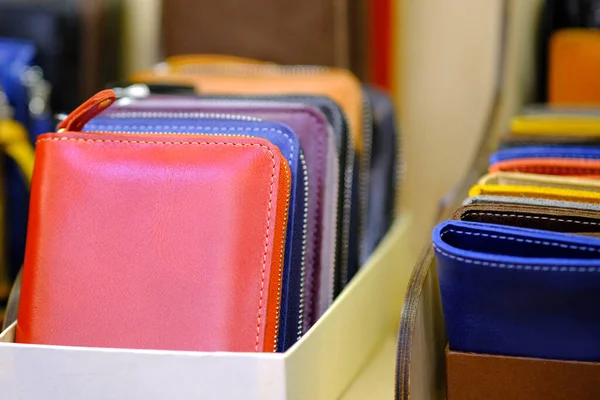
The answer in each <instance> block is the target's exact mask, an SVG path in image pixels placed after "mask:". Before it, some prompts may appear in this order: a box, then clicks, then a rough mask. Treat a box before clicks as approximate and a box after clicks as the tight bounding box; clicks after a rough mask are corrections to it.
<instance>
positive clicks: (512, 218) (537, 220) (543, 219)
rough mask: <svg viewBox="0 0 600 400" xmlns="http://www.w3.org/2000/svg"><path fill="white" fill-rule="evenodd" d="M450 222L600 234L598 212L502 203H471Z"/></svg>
mask: <svg viewBox="0 0 600 400" xmlns="http://www.w3.org/2000/svg"><path fill="white" fill-rule="evenodd" d="M451 219H453V220H459V221H468V222H482V223H486V224H495V225H504V226H516V227H520V228H530V229H541V230H544V231H552V232H563V233H575V234H580V235H587V236H598V235H600V212H598V211H587V210H577V209H564V208H556V207H548V206H533V205H516V204H502V203H495V204H494V203H492V204H470V205H467V206H462V207H460V208H458V209H456V211H454V213H453V214H452V216H451Z"/></svg>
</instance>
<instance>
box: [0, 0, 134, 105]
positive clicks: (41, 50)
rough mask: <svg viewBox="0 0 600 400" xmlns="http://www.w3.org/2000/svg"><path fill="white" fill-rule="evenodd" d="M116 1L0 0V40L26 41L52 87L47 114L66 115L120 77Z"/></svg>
mask: <svg viewBox="0 0 600 400" xmlns="http://www.w3.org/2000/svg"><path fill="white" fill-rule="evenodd" d="M121 9H122V1H120V0H97V1H86V0H0V37H10V38H19V39H26V40H29V41H31V42H32V43H33V45H34V46H35V47H36V49H37V60H36V61H37V62H38V63H39V65H40V67H41V68H42V69H43V70H44V73H45V76H46V78H47V79H48V81H49V82H50V84H51V85H52V86H53V87H54V88H59V89H60V90H54V91H53V94H52V98H51V105H52V110H53V111H55V112H69V111H71V110H73V109H74V108H75V107H76V106H77V105H78V104H80V103H81V102H82V101H83V100H84V99H85V98H87V97H89V96H90V95H91V94H93V93H94V92H96V91H97V90H98V89H99V88H101V87H102V86H103V84H104V82H107V81H110V80H116V79H118V77H119V74H120V64H119V63H120V55H121V50H120V49H121V42H122V30H121V26H122V24H121V15H122V12H121Z"/></svg>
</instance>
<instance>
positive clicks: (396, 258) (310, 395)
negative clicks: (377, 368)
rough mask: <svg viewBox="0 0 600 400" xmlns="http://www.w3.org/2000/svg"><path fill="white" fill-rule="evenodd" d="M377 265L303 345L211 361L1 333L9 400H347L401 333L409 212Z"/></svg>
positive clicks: (2, 374) (411, 254)
mask: <svg viewBox="0 0 600 400" xmlns="http://www.w3.org/2000/svg"><path fill="white" fill-rule="evenodd" d="M401 215H402V217H401V218H399V219H398V220H397V221H396V223H395V224H394V226H393V227H392V229H391V230H390V232H389V233H388V235H387V236H386V237H385V239H384V241H383V242H382V243H381V245H380V246H379V248H378V249H377V251H376V252H375V253H374V254H373V256H372V257H371V259H370V261H369V262H368V264H367V265H366V266H365V267H364V268H363V269H362V270H361V271H360V272H359V274H358V275H357V276H356V277H355V278H354V279H353V280H352V282H351V283H350V285H348V287H347V288H346V289H345V290H344V291H343V293H342V294H341V295H340V296H339V297H338V299H337V300H336V301H335V303H334V305H333V306H332V307H331V309H330V310H328V311H327V313H326V314H325V315H324V316H323V317H322V318H321V319H320V320H319V322H318V323H317V324H316V325H315V326H314V327H313V328H312V329H311V330H310V331H309V332H308V333H307V334H306V335H305V336H304V337H303V338H302V340H300V341H299V342H298V343H297V344H296V345H295V346H294V347H292V348H291V349H290V350H289V351H287V352H286V353H283V354H276V353H259V354H257V353H202V352H180V351H149V350H126V349H101V348H83V347H63V346H42V345H23V344H15V343H12V342H13V340H14V329H15V326H14V325H13V326H11V327H10V328H9V329H8V330H6V331H5V332H4V333H2V335H0V342H1V343H0V393H1V395H0V398H1V399H3V400H12V399H15V400H16V399H19V400H70V399H77V400H81V399H86V400H91V399H93V400H96V399H98V400H113V399H123V400H133V399H140V400H141V399H143V400H159V399H160V400H162V399H174V400H175V399H177V400H179V399H257V400H258V399H261V400H263V399H311V400H317V399H337V398H339V397H341V396H342V395H343V394H344V392H345V391H346V390H347V389H348V388H349V387H350V386H351V385H352V382H353V380H354V379H355V378H356V377H357V376H358V375H359V373H360V372H361V370H362V368H364V367H365V366H366V365H368V362H369V361H370V359H371V358H372V357H373V356H374V355H375V354H376V350H377V349H378V348H379V347H380V346H381V345H382V344H383V343H384V342H385V340H386V338H387V337H389V335H390V334H391V333H392V332H395V331H396V329H397V326H398V325H397V324H398V320H399V318H400V312H401V307H402V301H403V299H404V293H405V291H406V287H407V284H408V279H409V277H410V274H411V271H412V267H413V265H414V264H415V261H416V258H417V253H418V252H417V251H415V248H414V246H413V244H412V239H413V238H412V236H411V231H412V229H411V228H412V224H413V220H412V218H411V217H410V216H409V215H407V214H401Z"/></svg>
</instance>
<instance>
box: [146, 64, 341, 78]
mask: <svg viewBox="0 0 600 400" xmlns="http://www.w3.org/2000/svg"><path fill="white" fill-rule="evenodd" d="M166 68H167V70H168V71H169V70H171V71H173V72H176V73H180V74H182V75H198V74H210V73H231V74H243V75H259V74H264V73H276V74H279V75H286V76H299V75H317V74H322V73H324V72H327V71H329V70H330V69H331V68H329V67H325V66H320V65H273V64H187V65H182V66H177V67H172V66H168V65H167V67H166ZM164 69H165V67H164V65H162V64H159V65H158V66H157V70H158V71H164Z"/></svg>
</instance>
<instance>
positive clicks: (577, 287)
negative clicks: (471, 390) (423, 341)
mask: <svg viewBox="0 0 600 400" xmlns="http://www.w3.org/2000/svg"><path fill="white" fill-rule="evenodd" d="M433 246H434V249H435V254H436V258H437V267H438V272H439V282H440V290H441V296H442V307H443V311H444V317H445V320H446V328H447V333H448V341H449V346H450V349H451V350H454V351H461V352H472V353H483V354H500V355H509V356H522V357H535V358H545V359H558V360H577V361H600V318H599V317H598V316H599V315H600V314H599V310H600V239H599V238H593V237H587V236H578V235H571V234H563V233H555V232H547V231H542V230H537V229H525V228H516V227H507V226H502V225H493V224H486V223H478V222H465V221H446V222H443V223H441V224H439V225H438V226H437V227H436V228H435V230H434V232H433Z"/></svg>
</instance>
